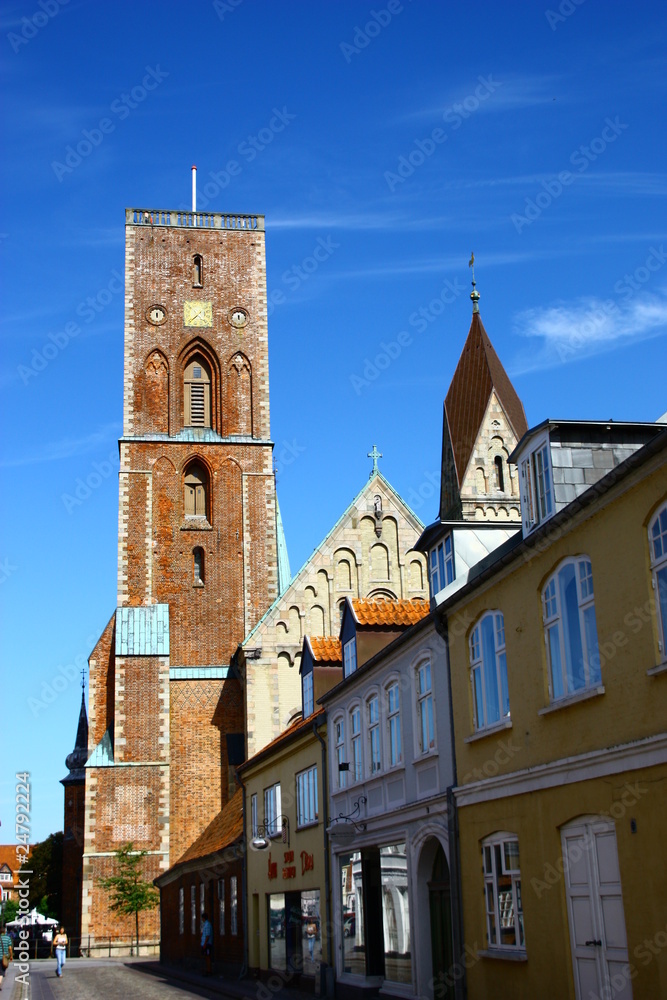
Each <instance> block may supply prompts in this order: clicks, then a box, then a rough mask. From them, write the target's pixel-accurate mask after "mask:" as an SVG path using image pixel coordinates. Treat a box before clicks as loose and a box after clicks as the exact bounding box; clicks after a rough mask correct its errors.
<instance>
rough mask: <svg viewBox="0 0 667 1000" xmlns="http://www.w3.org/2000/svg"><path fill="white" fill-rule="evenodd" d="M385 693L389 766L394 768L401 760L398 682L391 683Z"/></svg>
mask: <svg viewBox="0 0 667 1000" xmlns="http://www.w3.org/2000/svg"><path fill="white" fill-rule="evenodd" d="M386 693H387V736H388V743H389V766H390V767H396V766H397V764H400V763H401V761H402V760H403V746H402V743H401V700H400V693H399V687H398V681H393V682H392V683H391V684H390V685H389V686H388V687H387V689H386Z"/></svg>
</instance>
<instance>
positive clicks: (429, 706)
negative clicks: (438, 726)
mask: <svg viewBox="0 0 667 1000" xmlns="http://www.w3.org/2000/svg"><path fill="white" fill-rule="evenodd" d="M416 673H417V727H418V728H417V731H418V733H419V749H420V751H421V753H428V752H429V750H432V749H433V747H434V746H435V727H434V724H433V692H432V689H431V662H430V660H425V661H424V662H423V663H420V664H419V666H418V667H417V672H416Z"/></svg>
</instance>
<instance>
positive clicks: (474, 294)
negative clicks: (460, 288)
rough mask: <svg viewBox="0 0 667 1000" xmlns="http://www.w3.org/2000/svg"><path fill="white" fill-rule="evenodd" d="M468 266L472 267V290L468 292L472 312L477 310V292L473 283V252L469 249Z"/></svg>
mask: <svg viewBox="0 0 667 1000" xmlns="http://www.w3.org/2000/svg"><path fill="white" fill-rule="evenodd" d="M468 267H471V268H472V292H471V293H470V298H471V299H472V311H473V312H474V313H478V312H479V292H478V291H477V290H476V288H475V285H476V284H477V282H476V281H475V254H474V252H473V251H472V250H471V251H470V260H469V261H468Z"/></svg>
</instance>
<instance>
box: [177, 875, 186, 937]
mask: <svg viewBox="0 0 667 1000" xmlns="http://www.w3.org/2000/svg"><path fill="white" fill-rule="evenodd" d="M178 933H179V934H184V933H185V889H184V888H183V886H181V888H180V889H179V890H178Z"/></svg>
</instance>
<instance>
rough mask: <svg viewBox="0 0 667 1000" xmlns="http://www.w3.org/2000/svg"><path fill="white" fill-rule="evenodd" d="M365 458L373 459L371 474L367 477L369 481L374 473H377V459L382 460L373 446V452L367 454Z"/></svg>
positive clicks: (380, 454)
mask: <svg viewBox="0 0 667 1000" xmlns="http://www.w3.org/2000/svg"><path fill="white" fill-rule="evenodd" d="M367 458H372V459H373V468H372V469H371V474H370V476H369V477H368V478H369V479H372V478H373V476H374V475H375V473H376V472H378V471H379V469H378V458H382V452H381V451H378V450H377V447H376V446H375V445H373V450H372V451H369V452H368V455H367Z"/></svg>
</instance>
